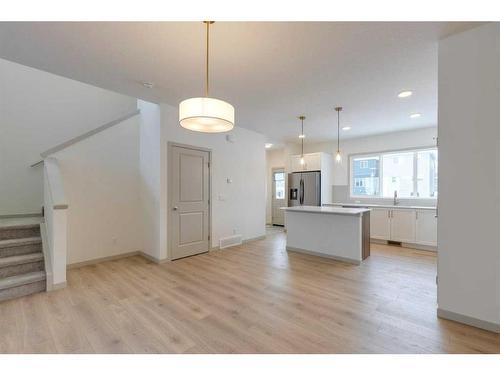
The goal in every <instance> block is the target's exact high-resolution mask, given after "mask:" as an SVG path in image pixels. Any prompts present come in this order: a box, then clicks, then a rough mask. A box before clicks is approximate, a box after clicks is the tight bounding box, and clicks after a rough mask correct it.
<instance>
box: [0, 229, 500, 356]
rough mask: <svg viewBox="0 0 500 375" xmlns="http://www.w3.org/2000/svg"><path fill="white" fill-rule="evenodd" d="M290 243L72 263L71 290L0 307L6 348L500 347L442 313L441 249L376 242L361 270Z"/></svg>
mask: <svg viewBox="0 0 500 375" xmlns="http://www.w3.org/2000/svg"><path fill="white" fill-rule="evenodd" d="M284 249H285V235H284V234H283V233H275V234H270V235H268V237H267V239H265V240H260V241H255V242H251V243H247V244H245V245H242V246H239V247H234V248H230V249H227V250H221V251H215V252H211V253H209V254H204V255H199V256H194V257H191V258H185V259H181V260H178V261H175V262H171V263H167V264H163V265H156V264H153V263H151V262H149V261H147V260H145V259H144V258H142V257H139V256H134V257H129V258H125V259H120V260H115V261H109V262H105V263H100V264H97V265H92V266H85V267H81V268H78V269H72V270H69V272H68V287H67V288H66V289H63V290H59V291H55V292H51V293H41V294H36V295H33V296H29V297H24V298H21V299H17V300H13V301H7V302H3V303H0V352H2V353H446V352H450V353H488V352H496V353H499V352H500V335H498V334H494V333H491V332H487V331H483V330H480V329H476V328H473V327H469V326H465V325H461V324H459V323H455V322H451V321H447V320H443V319H438V318H437V317H436V285H435V276H436V257H435V255H434V254H433V253H430V252H425V251H417V250H412V249H403V248H398V247H391V246H385V245H372V255H371V256H370V257H369V258H368V259H367V260H366V261H365V262H363V264H362V265H361V266H354V265H348V264H344V263H339V262H336V261H333V260H328V259H322V258H318V257H313V256H308V255H303V254H298V253H287V252H286V251H285V250H284Z"/></svg>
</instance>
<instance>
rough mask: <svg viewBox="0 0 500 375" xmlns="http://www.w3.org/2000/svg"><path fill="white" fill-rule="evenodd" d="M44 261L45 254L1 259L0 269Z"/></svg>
mask: <svg viewBox="0 0 500 375" xmlns="http://www.w3.org/2000/svg"><path fill="white" fill-rule="evenodd" d="M40 261H43V253H41V252H40V253H31V254H23V255H13V256H10V257H3V258H0V268H3V267H10V266H17V265H20V264H26V263H34V262H40Z"/></svg>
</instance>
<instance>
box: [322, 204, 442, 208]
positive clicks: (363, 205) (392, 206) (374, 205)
mask: <svg viewBox="0 0 500 375" xmlns="http://www.w3.org/2000/svg"><path fill="white" fill-rule="evenodd" d="M338 206H352V207H373V208H402V209H409V210H435V209H436V207H432V206H404V205H396V206H394V205H393V204H369V203H366V204H365V203H332V204H325V205H324V206H323V207H338Z"/></svg>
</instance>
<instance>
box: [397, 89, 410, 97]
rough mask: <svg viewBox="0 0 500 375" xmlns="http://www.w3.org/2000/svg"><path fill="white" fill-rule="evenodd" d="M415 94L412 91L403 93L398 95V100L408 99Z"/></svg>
mask: <svg viewBox="0 0 500 375" xmlns="http://www.w3.org/2000/svg"><path fill="white" fill-rule="evenodd" d="M412 94H413V92H411V91H408V90H407V91H401V92H400V93H399V94H398V98H407V97H409V96H411V95H412Z"/></svg>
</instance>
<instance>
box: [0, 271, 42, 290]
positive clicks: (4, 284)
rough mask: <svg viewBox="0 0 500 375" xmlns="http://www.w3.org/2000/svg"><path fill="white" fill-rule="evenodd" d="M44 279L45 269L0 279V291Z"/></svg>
mask: <svg viewBox="0 0 500 375" xmlns="http://www.w3.org/2000/svg"><path fill="white" fill-rule="evenodd" d="M44 280H45V271H38V272H30V273H25V274H23V275H16V276H11V277H6V278H5V279H0V291H3V290H5V289H9V288H14V287H18V286H21V285H26V284H31V283H36V282H38V281H44Z"/></svg>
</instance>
